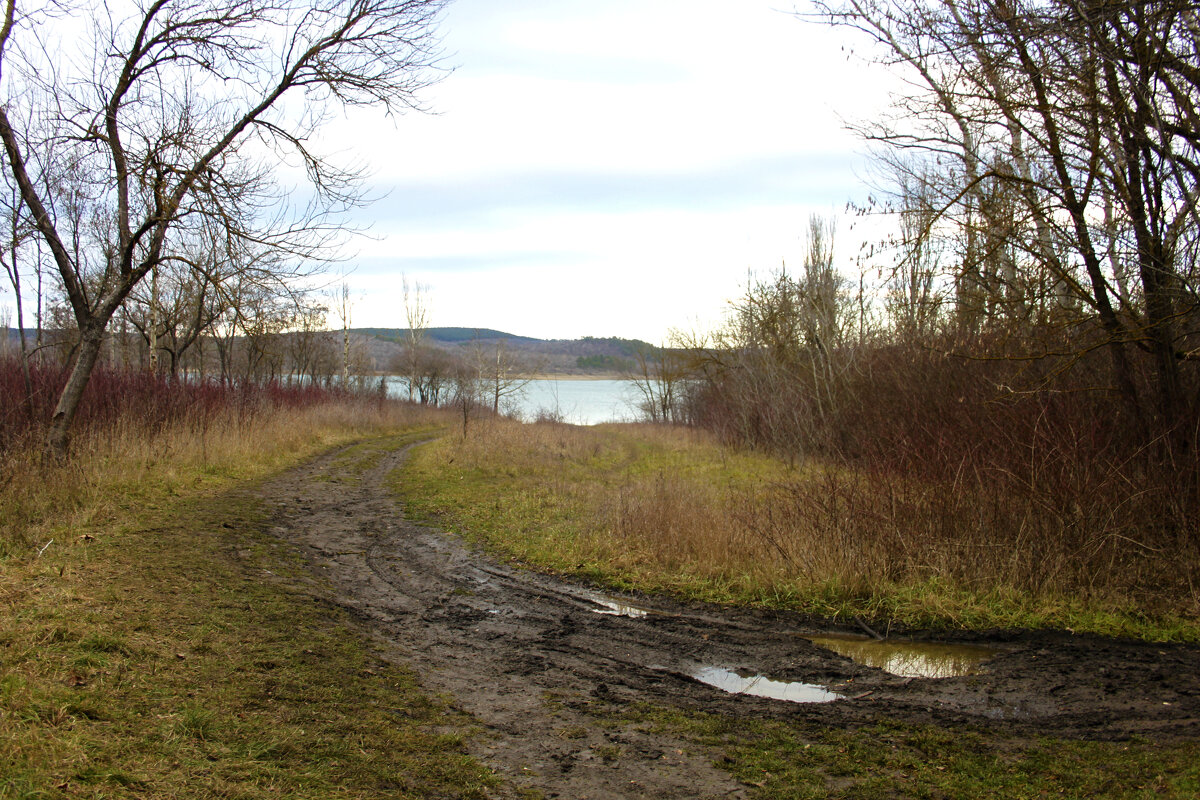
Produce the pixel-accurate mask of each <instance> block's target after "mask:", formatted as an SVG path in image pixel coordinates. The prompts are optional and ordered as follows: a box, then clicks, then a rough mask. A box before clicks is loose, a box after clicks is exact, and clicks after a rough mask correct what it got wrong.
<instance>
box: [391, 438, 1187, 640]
mask: <svg viewBox="0 0 1200 800" xmlns="http://www.w3.org/2000/svg"><path fill="white" fill-rule="evenodd" d="M398 486H399V490H400V491H401V492H402V493H403V494H404V495H405V497H406V498H407V499H408V501H409V503H410V505H411V507H413V508H415V509H417V510H418V511H419V512H420V513H423V514H428V515H437V516H440V517H441V518H442V519H444V520H445V521H446V522H447V523H448V524H451V525H452V526H454V527H456V528H457V529H460V530H462V531H463V532H465V533H467V534H468V535H472V536H474V537H477V538H478V539H480V540H482V541H486V542H487V543H488V544H489V545H490V546H492V547H495V548H497V549H499V550H501V551H503V552H504V553H505V554H506V555H509V556H513V557H516V558H519V559H522V560H525V561H528V562H531V563H534V564H538V565H542V566H547V567H551V568H553V569H558V570H563V571H566V572H572V573H575V574H579V575H583V576H587V577H590V578H593V579H596V580H600V581H605V582H610V583H613V584H615V585H618V586H622V587H636V588H641V589H645V590H651V591H669V592H674V593H678V594H681V595H686V596H691V597H700V598H704V599H710V600H719V601H733V602H755V603H766V604H770V605H779V606H785V607H791V608H800V609H804V610H808V611H812V612H814V613H818V614H828V615H840V614H847V613H853V614H867V615H870V616H876V617H886V618H888V619H895V620H898V621H903V622H907V623H909V624H914V625H929V624H951V625H958V626H962V627H993V626H1033V627H1041V626H1055V627H1069V628H1073V629H1077V630H1095V631H1098V632H1106V633H1122V634H1127V635H1138V636H1145V637H1148V638H1161V639H1178V638H1183V639H1194V638H1196V637H1197V636H1198V635H1200V624H1197V622H1196V619H1197V617H1198V616H1200V606H1198V605H1197V600H1198V598H1197V595H1196V594H1195V592H1194V591H1193V592H1191V593H1189V592H1188V591H1187V587H1186V585H1185V584H1183V583H1177V584H1172V583H1168V582H1167V580H1166V578H1167V576H1169V575H1176V574H1178V573H1180V572H1181V566H1182V567H1183V569H1182V572H1187V571H1188V570H1187V569H1186V566H1187V564H1194V563H1195V557H1194V554H1191V555H1189V553H1188V552H1184V551H1180V552H1177V553H1175V554H1174V556H1173V562H1172V563H1171V564H1167V563H1164V562H1163V559H1161V558H1159V557H1158V555H1157V554H1154V553H1148V554H1147V553H1141V552H1139V551H1137V550H1136V549H1134V548H1131V547H1125V546H1124V545H1123V544H1122V543H1121V542H1104V543H1101V544H1103V545H1104V546H1106V547H1110V548H1111V552H1112V554H1113V556H1112V557H1113V558H1119V559H1122V560H1121V561H1120V562H1119V563H1116V565H1115V566H1114V567H1113V568H1111V569H1109V570H1108V571H1107V572H1104V571H1097V570H1094V569H1092V565H1094V564H1095V563H1096V560H1095V559H1092V561H1090V562H1089V561H1085V560H1084V559H1083V558H1082V557H1081V556H1082V555H1085V554H1087V555H1090V554H1089V553H1084V552H1081V550H1080V547H1079V546H1077V542H1082V544H1083V546H1086V547H1091V546H1099V545H1093V544H1092V539H1096V538H1097V537H1094V536H1093V537H1092V538H1091V539H1088V538H1086V537H1084V538H1083V539H1071V538H1067V537H1068V535H1071V534H1074V533H1075V532H1074V531H1073V530H1065V531H1059V530H1057V529H1056V528H1054V526H1055V525H1056V524H1058V516H1057V515H1056V514H1055V513H1052V512H1053V510H1051V513H1044V514H1041V515H1040V516H1039V515H1037V514H1035V513H1033V512H1032V511H1031V512H1030V513H1029V514H1027V515H1025V517H1024V519H1023V521H1022V524H1021V526H1019V527H1017V528H1016V529H1012V528H1011V527H1006V525H1007V524H1008V522H1009V521H1010V519H1011V517H1012V509H1011V508H1010V507H1009V504H1010V503H1011V501H1012V498H1007V497H1004V496H1000V495H999V493H993V494H991V495H988V494H980V493H978V492H976V493H975V494H973V495H969V494H966V493H964V492H961V491H955V489H954V487H938V486H928V485H922V484H920V483H919V482H915V481H911V480H907V479H905V478H904V477H903V476H891V477H890V478H889V477H888V476H877V475H870V474H866V473H863V472H857V471H854V470H852V469H850V468H848V467H844V466H831V465H827V464H821V463H816V462H814V463H809V464H807V465H805V466H803V467H801V468H790V467H788V466H787V465H785V464H783V463H781V462H778V461H775V460H772V459H770V458H767V457H765V456H762V455H758V454H754V453H748V452H737V451H731V450H729V449H727V448H724V447H722V446H721V445H720V444H719V443H718V442H716V441H715V440H714V439H713V438H711V437H709V436H708V435H706V434H704V433H701V432H697V431H692V430H687V429H681V428H670V427H663V426H652V425H610V426H601V427H598V428H579V427H572V426H567V425H555V424H531V425H523V424H520V423H513V422H508V421H503V420H500V421H495V422H489V423H483V424H478V425H475V426H474V427H472V428H471V430H470V431H469V434H468V436H467V437H466V438H463V437H461V436H454V437H448V438H446V439H443V440H441V441H439V442H436V443H434V444H432V445H430V446H428V447H426V448H423V449H422V451H421V452H419V453H418V454H417V455H416V457H415V458H414V460H413V463H412V465H411V467H410V468H408V470H407V471H406V479H405V480H404V481H403V482H401V483H400V484H398ZM993 495H995V496H993ZM1118 547H1123V548H1124V549H1118ZM1102 555H1103V554H1102ZM1189 559H1190V560H1189Z"/></svg>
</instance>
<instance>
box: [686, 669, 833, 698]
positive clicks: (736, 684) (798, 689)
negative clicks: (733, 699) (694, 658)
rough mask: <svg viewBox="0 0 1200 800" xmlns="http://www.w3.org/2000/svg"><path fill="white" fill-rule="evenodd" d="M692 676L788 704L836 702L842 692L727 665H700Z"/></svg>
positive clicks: (732, 691)
mask: <svg viewBox="0 0 1200 800" xmlns="http://www.w3.org/2000/svg"><path fill="white" fill-rule="evenodd" d="M692 677H693V678H695V679H696V680H698V681H700V682H701V683H706V684H708V685H709V686H713V687H715V688H717V689H720V690H721V691H723V692H728V693H729V694H746V695H751V696H753V697H767V698H770V699H772V700H784V701H786V702H788V703H832V702H833V701H834V700H841V699H842V695H840V694H838V693H837V692H831V691H829V690H828V689H826V688H825V687H824V686H818V685H816V684H813V683H802V682H800V681H777V680H773V679H771V678H768V677H767V676H766V675H755V674H753V673H748V672H741V671H737V670H732V669H725V668H723V667H700V668H699V669H697V670H695V671H694V672H692Z"/></svg>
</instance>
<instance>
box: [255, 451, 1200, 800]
mask: <svg viewBox="0 0 1200 800" xmlns="http://www.w3.org/2000/svg"><path fill="white" fill-rule="evenodd" d="M404 457H405V451H403V450H400V451H394V452H387V453H384V454H383V455H382V456H381V457H380V456H379V454H374V455H371V454H369V453H368V454H361V455H359V456H358V457H357V458H358V461H357V462H356V461H355V459H354V458H348V457H347V455H346V454H342V455H340V456H339V455H338V454H329V455H327V456H324V457H322V458H320V459H318V460H316V461H314V462H312V463H310V464H308V465H306V466H304V467H302V468H300V469H297V470H295V471H292V472H290V473H287V474H285V475H284V476H282V477H280V478H278V479H276V480H274V481H273V482H271V483H270V484H268V485H267V486H265V487H264V489H263V492H264V501H265V502H266V503H267V505H268V507H269V508H271V509H272V513H273V519H274V523H273V526H274V531H275V533H276V534H277V535H278V536H280V537H281V538H284V539H286V540H288V541H290V542H293V543H296V544H298V545H299V546H301V547H302V548H304V549H305V550H306V552H307V553H308V555H309V557H310V559H311V563H312V565H313V569H314V571H315V572H316V573H317V574H319V575H320V576H322V577H323V578H325V579H327V581H328V586H330V587H331V589H329V591H331V592H332V593H333V597H332V598H331V599H332V600H333V601H334V602H337V603H339V604H341V605H343V606H345V607H347V608H349V609H351V610H352V611H353V612H354V613H355V614H356V615H357V616H358V617H359V618H360V619H361V620H362V621H363V623H364V625H365V626H367V627H368V628H369V629H370V630H371V631H372V632H373V633H374V634H375V635H376V636H378V637H380V638H381V639H382V640H385V641H386V642H388V643H389V646H394V647H395V648H396V650H397V652H398V654H399V655H400V656H401V657H402V658H403V659H404V660H405V661H406V662H407V663H409V664H410V665H411V666H412V667H413V668H414V669H415V670H417V671H418V673H419V674H420V675H421V679H422V682H423V683H424V685H425V686H426V687H427V688H428V689H430V690H432V691H436V692H444V693H447V694H450V695H452V696H453V697H454V698H455V699H456V702H457V704H458V705H459V706H460V707H461V708H462V709H464V710H465V711H467V712H468V713H470V714H471V715H473V716H474V717H475V718H476V719H477V720H479V721H480V723H481V724H482V725H483V726H484V727H485V729H486V733H485V735H483V736H480V737H477V738H476V739H475V741H474V744H473V745H472V748H473V751H474V754H475V755H476V756H478V757H479V758H480V759H482V760H483V761H484V762H485V763H487V764H488V765H489V766H491V767H492V768H493V769H495V770H496V771H497V772H498V773H500V774H502V775H504V776H506V777H507V778H508V783H509V784H510V785H511V786H513V787H518V788H519V787H530V788H535V789H538V790H540V791H541V792H542V793H544V794H545V796H547V797H564V798H567V797H569V798H591V800H597V799H599V798H627V797H640V796H645V797H656V798H671V797H680V798H682V797H688V798H694V797H743V796H745V795H744V787H743V786H742V785H741V784H739V783H738V782H736V781H735V780H733V779H732V778H731V777H730V776H729V775H728V774H726V773H725V772H723V771H721V770H719V769H717V768H716V767H714V766H713V754H711V753H708V752H705V751H704V749H703V748H700V747H697V746H696V745H694V744H691V743H685V742H681V741H671V740H668V739H664V738H662V737H658V736H651V735H649V734H647V733H643V732H640V731H638V730H636V729H634V728H633V727H623V726H621V725H620V724H614V723H612V722H611V720H609V721H601V719H600V718H598V717H597V715H596V714H594V713H590V711H589V709H591V708H593V707H594V706H595V705H597V704H604V705H606V707H607V706H610V705H611V704H613V703H618V704H620V703H625V702H635V701H650V702H653V703H657V704H661V705H668V706H676V707H682V708H686V709H704V710H707V711H712V712H716V713H720V714H725V715H730V716H733V717H740V716H754V717H764V716H776V717H792V718H796V717H799V718H803V719H807V720H810V721H812V722H813V723H819V724H827V725H847V726H853V725H859V724H864V723H869V722H872V721H876V720H879V719H881V718H889V717H890V718H901V719H904V720H906V721H909V722H929V723H938V724H945V725H961V724H966V725H972V726H976V727H984V728H998V729H1003V730H1005V731H1008V732H1013V733H1018V734H1024V733H1028V734H1029V735H1031V736H1033V735H1037V736H1061V737H1085V738H1096V739H1119V738H1125V737H1129V736H1132V735H1140V736H1145V737H1149V738H1152V739H1164V740H1166V739H1174V738H1181V737H1187V738H1194V737H1195V736H1196V735H1197V733H1198V731H1200V670H1198V669H1197V665H1200V650H1198V649H1197V648H1194V647H1184V646H1172V645H1148V644H1141V643H1135V642H1122V641H1112V640H1104V639H1097V638H1093V637H1085V636H1072V635H1069V634H1065V633H1064V634H1040V633H1023V634H1008V635H993V636H984V635H980V636H975V637H969V636H968V637H961V636H960V637H958V638H959V639H961V640H963V641H974V642H981V643H989V644H996V645H999V646H1000V648H1001V650H1000V652H998V654H997V655H996V656H995V657H994V658H993V659H991V660H990V661H989V662H988V663H987V664H986V666H985V667H984V668H983V670H982V672H980V673H979V674H976V675H971V676H966V677H956V678H942V679H911V678H902V677H899V676H896V675H891V674H889V673H887V672H883V671H881V670H879V669H874V668H870V667H865V666H860V665H858V664H855V663H854V662H852V661H850V660H849V659H847V658H844V657H842V656H839V655H836V654H835V653H833V652H831V651H829V650H826V649H824V648H821V647H818V646H816V645H814V644H811V643H810V642H809V641H807V640H806V639H805V638H803V637H804V636H805V635H813V634H814V633H818V632H820V631H821V630H822V628H821V627H820V626H819V625H815V624H814V622H813V621H812V620H806V619H803V618H800V617H796V616H791V615H787V614H779V613H770V612H761V611H754V610H744V609H733V610H730V609H720V608H713V607H700V606H681V605H678V604H674V603H672V602H669V601H663V600H657V599H653V600H652V599H646V598H627V597H613V596H611V595H605V594H603V593H601V592H598V591H596V590H594V589H591V588H588V587H585V586H578V585H571V584H568V583H564V582H562V581H560V580H558V579H556V578H554V577H550V576H546V575H541V574H537V573H534V572H531V571H527V570H523V569H519V568H517V567H516V566H510V565H506V564H499V563H496V562H494V561H492V560H490V559H489V558H488V557H486V556H485V555H483V554H481V553H479V552H477V551H475V550H472V549H471V548H469V547H467V546H464V544H463V543H462V542H461V541H460V540H458V539H457V538H456V537H453V536H449V535H446V534H444V533H442V532H439V531H436V530H431V529H429V528H425V527H422V526H419V525H416V524H413V523H411V522H408V521H406V520H405V519H404V516H403V509H402V508H401V507H400V506H399V504H398V503H397V502H396V501H395V500H394V499H393V498H392V496H391V494H390V493H389V491H388V489H387V487H386V483H385V482H386V478H387V476H388V474H389V473H391V472H392V471H393V470H395V469H397V467H399V466H400V464H401V463H402V461H403V459H404ZM826 629H827V628H826ZM706 667H718V668H726V669H730V670H743V671H749V672H753V673H757V674H762V675H767V676H769V677H770V678H772V679H775V680H779V681H796V682H803V683H806V684H816V685H820V686H822V687H825V688H826V689H829V690H832V691H834V692H836V693H838V695H839V696H840V697H841V699H838V700H836V701H835V702H824V703H808V704H801V703H793V702H783V701H778V700H771V699H764V698H758V697H753V696H748V695H734V694H729V693H726V692H723V691H721V690H719V689H717V688H713V687H711V686H708V685H706V684H704V683H702V682H700V681H698V680H696V679H695V678H694V677H692V676H694V675H697V674H700V670H702V669H703V668H706Z"/></svg>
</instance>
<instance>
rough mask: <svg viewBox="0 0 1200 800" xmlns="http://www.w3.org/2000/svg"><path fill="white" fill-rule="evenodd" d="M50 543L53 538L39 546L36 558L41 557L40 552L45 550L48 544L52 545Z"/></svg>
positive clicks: (52, 541)
mask: <svg viewBox="0 0 1200 800" xmlns="http://www.w3.org/2000/svg"><path fill="white" fill-rule="evenodd" d="M52 544H54V540H53V539H51V540H50V541H48V542H46V543H45V544H44V545H42V546H41V548H40V549H39V550H38V554H37V557H38V558H41V557H42V553H44V552H46V548H47V547H49V546H50V545H52Z"/></svg>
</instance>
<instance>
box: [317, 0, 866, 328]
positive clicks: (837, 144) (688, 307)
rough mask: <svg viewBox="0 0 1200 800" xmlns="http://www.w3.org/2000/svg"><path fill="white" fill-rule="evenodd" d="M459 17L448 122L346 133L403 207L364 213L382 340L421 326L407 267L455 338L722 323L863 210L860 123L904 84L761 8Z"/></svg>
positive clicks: (365, 269)
mask: <svg viewBox="0 0 1200 800" xmlns="http://www.w3.org/2000/svg"><path fill="white" fill-rule="evenodd" d="M450 9H451V10H450V14H449V15H448V18H447V22H446V28H445V39H446V46H447V48H448V49H449V50H450V51H452V52H453V53H454V55H453V56H452V61H453V62H454V63H456V64H458V65H459V69H458V71H457V72H455V73H454V74H452V75H450V76H448V77H447V79H446V80H445V81H444V82H443V83H441V84H439V85H438V86H437V87H435V89H434V90H433V91H432V92H431V93H430V94H429V95H428V98H427V99H428V100H429V102H430V104H431V105H432V106H433V107H434V108H435V110H436V111H437V112H438V113H437V115H435V116H418V115H407V116H404V117H401V118H399V119H398V120H397V121H395V124H392V123H391V122H386V121H381V120H380V119H378V118H377V117H376V116H373V115H371V114H369V113H365V112H358V113H354V114H352V115H351V116H349V117H348V118H347V119H345V120H342V121H339V122H338V123H337V124H335V125H334V126H332V128H331V129H330V130H329V132H328V133H327V137H326V138H327V140H328V141H336V142H338V143H339V145H342V144H344V145H347V146H352V147H353V149H354V150H355V152H357V153H361V154H362V157H363V158H364V159H365V160H366V161H367V163H368V164H369V171H370V172H371V174H372V180H373V184H374V185H375V186H376V187H378V188H380V189H381V190H383V191H387V192H389V196H388V197H387V198H386V199H385V200H383V201H381V202H379V203H377V204H375V205H374V206H372V207H370V208H368V209H366V211H365V212H364V213H363V214H362V215H361V218H362V219H364V220H366V221H368V222H369V223H371V224H372V229H373V234H374V235H375V236H376V237H378V238H377V240H376V241H371V242H366V243H363V244H362V246H361V252H360V258H359V261H360V262H361V264H362V267H361V269H360V271H359V273H358V274H357V275H356V276H355V277H354V278H353V279H352V280H353V281H354V282H355V283H356V285H359V286H360V288H361V289H363V290H365V293H366V297H364V300H363V303H362V308H361V311H360V312H359V314H358V315H357V318H358V319H360V320H363V322H362V324H364V325H368V324H369V325H394V324H400V323H399V321H398V319H397V313H396V304H395V302H394V297H395V296H397V295H398V283H399V273H400V271H401V270H404V271H407V272H409V274H410V275H413V276H415V277H417V278H419V279H421V280H423V281H426V282H428V283H429V284H431V286H432V287H433V291H434V302H435V309H436V322H437V323H438V324H446V325H473V326H477V327H493V328H500V329H504V330H510V331H512V332H514V333H520V334H526V335H534V336H577V335H584V334H592V335H627V336H638V337H641V338H647V339H661V338H662V336H663V335H664V334H665V332H666V330H667V329H668V328H670V327H672V326H679V325H684V324H687V322H688V320H689V319H692V318H694V317H700V318H702V319H708V318H712V317H714V316H716V315H718V314H719V313H720V309H721V308H722V307H723V305H724V303H725V300H726V299H727V298H729V297H731V296H733V295H734V294H735V293H736V292H737V289H738V286H739V284H740V282H741V281H742V280H744V277H745V273H746V270H747V269H748V268H755V269H758V270H767V269H771V268H773V267H775V266H777V265H778V264H779V262H780V261H781V260H782V259H784V258H788V259H790V260H792V261H796V260H798V259H799V252H800V238H801V236H802V234H803V230H804V227H805V224H806V218H807V215H808V214H809V213H810V212H811V211H813V210H817V211H821V212H824V213H829V212H831V211H835V210H837V208H839V207H840V206H842V205H843V204H844V203H845V201H846V200H847V199H850V197H851V196H852V195H855V194H856V193H861V189H860V188H859V180H858V177H857V175H856V174H855V164H856V159H855V157H854V153H855V152H856V151H858V150H861V146H860V144H859V143H858V141H857V140H856V139H855V138H854V137H853V136H852V135H851V134H849V133H847V132H846V131H845V130H843V127H842V117H850V118H860V117H863V116H866V115H868V114H869V113H870V111H871V109H873V108H878V107H880V106H881V105H882V104H883V102H884V99H885V91H886V88H887V87H886V84H885V83H884V82H881V81H880V80H879V76H878V75H873V76H871V77H869V78H867V77H864V71H863V70H862V68H861V67H860V66H858V65H857V64H856V63H855V62H853V61H848V60H847V59H846V56H845V54H844V52H843V51H842V46H841V43H840V41H839V39H838V34H837V33H836V32H833V31H831V30H829V29H826V28H822V27H818V26H815V25H812V24H807V23H802V22H799V21H798V20H796V19H795V18H793V17H791V16H789V15H787V14H783V13H780V12H779V11H776V10H774V8H773V7H772V6H771V5H770V4H769V3H759V2H756V1H755V2H752V1H751V0H705V1H703V2H700V1H694V2H685V1H684V0H656V2H655V3H645V2H634V1H633V0H609V1H608V2H605V3H603V4H597V3H595V2H588V3H584V2H576V0H555V2H549V0H543V1H542V2H536V1H535V0H506V2H504V3H497V2H494V0H458V2H457V3H455V4H453V5H451V7H450ZM843 238H844V239H845V238H846V237H843ZM845 245H846V246H844V248H843V249H844V251H846V250H853V249H856V247H857V244H856V243H851V242H848V241H847V242H846V243H845ZM847 254H848V255H849V253H847ZM389 298H391V299H389Z"/></svg>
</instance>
